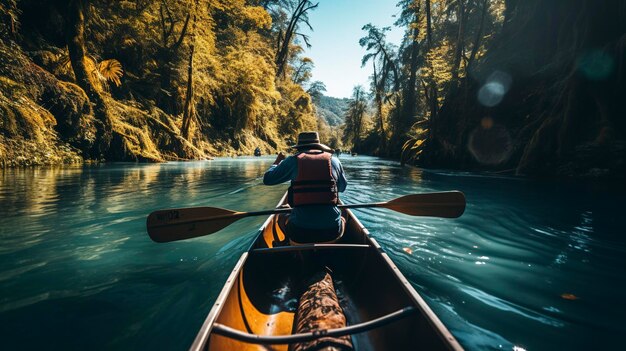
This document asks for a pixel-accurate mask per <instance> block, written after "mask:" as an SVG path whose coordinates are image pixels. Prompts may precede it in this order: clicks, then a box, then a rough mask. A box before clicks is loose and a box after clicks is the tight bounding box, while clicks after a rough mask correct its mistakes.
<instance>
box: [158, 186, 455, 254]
mask: <svg viewBox="0 0 626 351" xmlns="http://www.w3.org/2000/svg"><path fill="white" fill-rule="evenodd" d="M338 207H339V208H365V207H382V208H387V209H390V210H393V211H396V212H400V213H404V214H407V215H411V216H428V217H443V218H457V217H459V216H461V215H462V214H463V211H465V195H463V193H462V192H460V191H446V192H439V193H424V194H413V195H405V196H401V197H399V198H397V199H394V200H391V201H387V202H375V203H368V204H349V205H339V206H338ZM288 212H291V208H277V209H273V210H265V211H255V212H237V211H232V210H227V209H223V208H219V207H190V208H178V209H170V210H159V211H154V212H152V213H150V215H148V220H147V223H146V224H147V227H148V235H150V238H151V239H152V240H154V241H156V242H159V243H163V242H169V241H176V240H184V239H189V238H196V237H199V236H204V235H209V234H213V233H215V232H217V231H219V230H221V229H223V228H226V227H227V226H229V225H230V224H232V223H234V222H236V221H238V220H240V219H242V218H245V217H252V216H263V215H270V214H275V213H288Z"/></svg>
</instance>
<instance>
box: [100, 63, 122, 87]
mask: <svg viewBox="0 0 626 351" xmlns="http://www.w3.org/2000/svg"><path fill="white" fill-rule="evenodd" d="M98 72H100V74H101V75H102V77H104V79H106V80H108V81H110V82H113V84H115V86H117V87H119V86H120V85H122V81H121V78H122V76H123V75H124V70H122V64H121V63H120V62H119V61H118V60H116V59H110V60H104V61H102V62H100V63H99V64H98Z"/></svg>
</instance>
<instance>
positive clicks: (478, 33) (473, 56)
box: [467, 0, 489, 72]
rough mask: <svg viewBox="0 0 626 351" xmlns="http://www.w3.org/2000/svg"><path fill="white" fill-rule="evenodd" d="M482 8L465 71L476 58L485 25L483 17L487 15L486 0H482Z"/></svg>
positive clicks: (487, 5) (487, 4)
mask: <svg viewBox="0 0 626 351" xmlns="http://www.w3.org/2000/svg"><path fill="white" fill-rule="evenodd" d="M482 5H483V8H482V11H481V13H480V25H479V27H478V31H476V37H475V38H474V46H472V53H471V54H470V57H469V59H468V60H467V71H468V72H469V70H470V69H471V68H472V64H473V63H474V60H475V59H476V54H477V53H478V49H479V48H480V39H481V38H482V36H483V29H484V27H485V17H487V8H488V7H489V3H488V0H483V3H482Z"/></svg>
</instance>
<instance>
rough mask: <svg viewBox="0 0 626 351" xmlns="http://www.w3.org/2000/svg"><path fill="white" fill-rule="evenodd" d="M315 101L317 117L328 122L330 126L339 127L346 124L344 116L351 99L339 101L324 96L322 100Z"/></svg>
mask: <svg viewBox="0 0 626 351" xmlns="http://www.w3.org/2000/svg"><path fill="white" fill-rule="evenodd" d="M315 100H316V101H315V107H316V108H317V116H318V117H321V118H323V119H324V120H325V121H326V122H328V125H330V126H337V125H340V124H343V123H344V116H343V114H344V112H345V110H346V109H347V107H348V101H349V99H347V98H343V99H338V98H334V97H330V96H324V95H322V97H321V98H320V99H315Z"/></svg>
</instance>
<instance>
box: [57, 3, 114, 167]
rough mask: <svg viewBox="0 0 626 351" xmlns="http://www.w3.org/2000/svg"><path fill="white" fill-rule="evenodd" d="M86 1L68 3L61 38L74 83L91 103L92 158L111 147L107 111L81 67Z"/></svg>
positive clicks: (83, 55) (84, 50)
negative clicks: (65, 46) (92, 106)
mask: <svg viewBox="0 0 626 351" xmlns="http://www.w3.org/2000/svg"><path fill="white" fill-rule="evenodd" d="M88 6H89V1H88V0H69V1H68V3H67V15H66V19H65V30H64V31H65V38H66V43H67V51H68V53H69V58H70V62H71V64H72V68H73V71H74V76H75V77H76V83H77V84H78V85H79V86H80V87H81V88H82V89H83V90H84V91H85V93H87V96H88V97H89V100H90V101H91V102H92V103H93V104H94V109H93V113H94V116H95V118H96V120H95V122H96V123H95V124H96V141H95V144H94V150H93V151H92V156H95V157H98V158H100V157H103V156H105V155H106V154H107V153H108V151H109V148H110V146H111V139H112V122H111V115H110V112H109V108H108V106H107V104H106V102H105V101H104V97H103V96H102V95H101V93H100V91H98V89H96V87H95V84H94V82H92V80H91V79H92V75H91V74H89V72H87V68H86V66H85V56H86V52H87V50H86V49H85V13H86V11H87V10H88Z"/></svg>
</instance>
